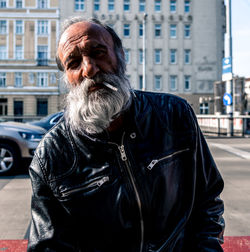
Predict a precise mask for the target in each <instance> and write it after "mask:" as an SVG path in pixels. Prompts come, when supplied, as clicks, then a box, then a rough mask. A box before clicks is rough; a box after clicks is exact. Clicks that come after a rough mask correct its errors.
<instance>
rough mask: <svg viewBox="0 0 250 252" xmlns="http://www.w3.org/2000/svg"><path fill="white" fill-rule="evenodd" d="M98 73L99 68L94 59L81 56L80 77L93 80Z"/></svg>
mask: <svg viewBox="0 0 250 252" xmlns="http://www.w3.org/2000/svg"><path fill="white" fill-rule="evenodd" d="M98 71H99V67H98V66H97V65H96V62H95V60H94V59H92V58H91V57H88V56H83V61H82V77H83V78H89V79H91V78H93V77H94V76H95V75H96V73H97V72H98Z"/></svg>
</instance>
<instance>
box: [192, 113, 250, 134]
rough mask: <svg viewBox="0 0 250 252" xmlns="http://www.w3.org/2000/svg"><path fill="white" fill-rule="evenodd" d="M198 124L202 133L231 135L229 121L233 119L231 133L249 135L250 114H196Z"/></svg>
mask: <svg viewBox="0 0 250 252" xmlns="http://www.w3.org/2000/svg"><path fill="white" fill-rule="evenodd" d="M197 119H198V123H199V126H200V128H201V130H202V132H203V133H204V134H212V135H218V136H220V135H227V136H229V135H231V134H230V121H232V120H233V132H232V133H233V135H234V136H245V135H250V116H249V115H237V116H233V117H230V116H229V115H197Z"/></svg>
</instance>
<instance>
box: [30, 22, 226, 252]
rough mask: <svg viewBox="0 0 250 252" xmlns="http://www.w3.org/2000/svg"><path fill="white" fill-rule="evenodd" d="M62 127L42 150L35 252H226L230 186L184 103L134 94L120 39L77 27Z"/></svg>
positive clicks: (62, 62) (68, 35)
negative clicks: (226, 199) (226, 198)
mask: <svg viewBox="0 0 250 252" xmlns="http://www.w3.org/2000/svg"><path fill="white" fill-rule="evenodd" d="M57 63H58V66H59V69H60V70H62V71H64V74H65V80H66V82H67V85H68V88H69V94H68V96H67V98H66V109H65V115H64V118H63V119H62V120H61V121H60V122H59V124H57V125H56V126H55V127H54V128H52V130H50V131H49V132H48V133H47V135H46V136H45V137H44V138H43V140H42V141H41V142H40V144H39V146H38V148H37V150H36V153H35V155H34V158H33V161H32V163H31V166H30V177H31V181H32V186H33V196H32V206H31V208H32V224H31V230H30V238H29V244H28V251H36V252H37V251H60V252H61V251H87V252H97V251H98V252H106V251H107V252H111V251H116V252H130V251H131V252H132V251H135V252H137V251H138V252H142V251H143V252H149V251H151V252H153V251H155V252H156V251H158V252H160V251H161V252H163V251H164V252H165V251H185V252H186V251H188V252H189V251H223V250H222V248H221V246H220V243H222V242H223V230H224V222H223V218H222V213H223V202H222V200H221V199H220V198H219V195H220V193H221V191H222V189H223V180H222V178H221V176H220V174H219V172H218V170H217V168H216V165H215V163H214V161H213V159H212V157H211V154H210V152H209V150H208V147H207V144H206V142H205V140H204V138H203V136H202V134H201V132H200V130H199V127H198V125H197V121H196V118H195V115H194V113H193V111H192V109H191V108H190V106H189V105H188V104H187V102H186V101H185V100H183V99H181V98H178V97H176V96H173V95H168V94H163V93H150V92H141V91H132V90H131V88H130V85H129V82H128V80H127V78H126V76H125V63H124V53H123V49H122V44H121V41H120V39H119V38H118V37H117V35H116V34H115V32H114V31H113V30H112V29H111V28H109V27H108V26H106V25H104V24H101V23H100V22H99V21H97V20H90V21H84V20H83V19H81V18H75V19H71V20H69V21H68V22H67V23H66V26H65V27H64V29H63V32H62V35H61V37H60V41H59V45H58V52H57Z"/></svg>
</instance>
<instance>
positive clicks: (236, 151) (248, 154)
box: [209, 143, 250, 160]
mask: <svg viewBox="0 0 250 252" xmlns="http://www.w3.org/2000/svg"><path fill="white" fill-rule="evenodd" d="M209 145H210V146H214V147H217V148H220V149H222V150H224V151H227V152H230V153H232V154H234V155H236V156H239V157H241V158H244V159H249V160H250V152H247V151H243V150H239V149H237V148H234V147H231V146H229V145H226V144H219V143H209Z"/></svg>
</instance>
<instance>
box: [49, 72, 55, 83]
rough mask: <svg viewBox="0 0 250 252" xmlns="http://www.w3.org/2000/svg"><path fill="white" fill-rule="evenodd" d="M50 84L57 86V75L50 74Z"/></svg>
mask: <svg viewBox="0 0 250 252" xmlns="http://www.w3.org/2000/svg"><path fill="white" fill-rule="evenodd" d="M50 83H51V84H56V74H55V73H51V74H50Z"/></svg>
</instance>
